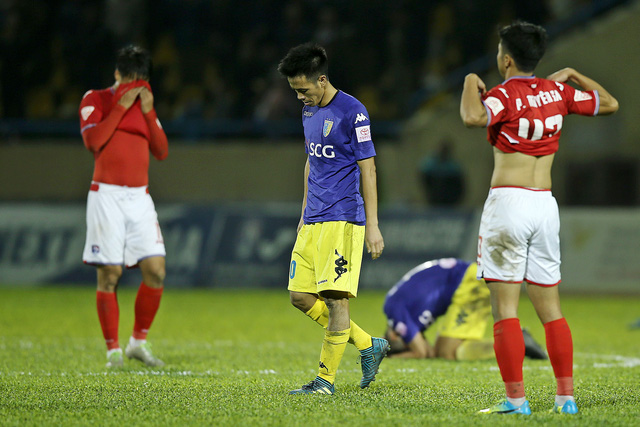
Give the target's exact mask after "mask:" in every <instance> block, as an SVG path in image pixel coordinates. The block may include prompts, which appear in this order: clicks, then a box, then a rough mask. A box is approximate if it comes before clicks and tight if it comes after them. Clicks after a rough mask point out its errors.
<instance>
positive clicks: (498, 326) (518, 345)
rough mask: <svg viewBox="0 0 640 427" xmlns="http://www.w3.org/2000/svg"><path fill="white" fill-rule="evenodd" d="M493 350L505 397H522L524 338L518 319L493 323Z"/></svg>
mask: <svg viewBox="0 0 640 427" xmlns="http://www.w3.org/2000/svg"><path fill="white" fill-rule="evenodd" d="M493 349H494V350H495V352H496V359H497V360H498V367H499V368H500V374H501V375H502V380H503V381H504V385H505V388H506V390H507V397H511V398H518V397H524V382H523V381H522V362H523V361H524V338H523V336H522V329H521V328H520V320H518V318H516V317H512V318H509V319H503V320H501V321H499V322H496V323H494V325H493Z"/></svg>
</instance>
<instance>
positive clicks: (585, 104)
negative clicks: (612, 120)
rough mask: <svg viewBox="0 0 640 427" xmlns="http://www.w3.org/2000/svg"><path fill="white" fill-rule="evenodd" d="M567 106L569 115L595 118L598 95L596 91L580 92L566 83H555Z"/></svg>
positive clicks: (598, 108)
mask: <svg viewBox="0 0 640 427" xmlns="http://www.w3.org/2000/svg"><path fill="white" fill-rule="evenodd" d="M555 84H556V86H558V90H559V91H560V92H561V93H562V98H563V99H564V101H565V105H566V106H567V111H568V113H569V114H579V115H581V116H595V115H597V114H598V111H599V110H600V95H599V94H598V91H597V90H589V91H582V90H578V89H575V88H574V87H572V86H569V85H568V84H566V83H560V82H555Z"/></svg>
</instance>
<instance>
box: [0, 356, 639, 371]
mask: <svg viewBox="0 0 640 427" xmlns="http://www.w3.org/2000/svg"><path fill="white" fill-rule="evenodd" d="M575 355H576V356H578V357H579V358H590V359H605V360H611V362H609V363H602V362H593V363H591V364H589V363H586V364H576V365H574V368H577V369H588V368H600V369H610V368H637V367H640V358H637V357H628V356H621V355H616V354H595V353H576V354H575ZM424 363H425V364H426V366H424V368H395V369H389V368H388V367H384V366H383V367H382V368H381V371H385V370H388V371H391V372H397V373H400V374H420V373H424V372H428V371H432V370H436V369H438V368H436V367H434V366H429V365H428V363H429V362H428V361H425V362H424ZM457 368H459V369H464V364H460V365H459V366H458V367H457ZM523 369H524V370H540V371H548V370H550V369H551V367H550V366H549V365H544V366H524V367H523ZM469 370H471V371H476V372H477V371H487V370H488V371H497V370H498V367H497V366H495V365H491V366H486V367H481V368H478V367H473V368H471V369H469ZM340 371H341V372H351V373H359V372H360V369H359V368H352V369H340ZM313 372H316V371H315V370H314V369H308V370H304V371H301V370H298V371H288V372H287V375H291V374H294V375H307V374H309V373H313ZM123 375H138V376H160V377H211V376H217V375H239V376H251V375H280V372H278V371H277V370H275V369H260V370H257V371H251V370H244V369H231V370H229V371H227V372H224V371H217V370H211V369H209V370H206V371H200V372H197V371H190V370H186V371H171V370H148V371H146V370H138V371H129V370H105V371H100V372H64V371H63V372H47V371H40V372H32V371H0V377H3V376H4V377H21V376H35V377H37V376H47V377H56V376H59V377H74V376H75V377H83V376H84V377H92V376H95V377H98V376H123Z"/></svg>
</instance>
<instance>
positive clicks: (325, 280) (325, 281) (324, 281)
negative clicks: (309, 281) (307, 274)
mask: <svg viewBox="0 0 640 427" xmlns="http://www.w3.org/2000/svg"><path fill="white" fill-rule="evenodd" d="M327 282H328V280H327V279H324V280H320V281H319V282H318V285H322V284H323V283H327Z"/></svg>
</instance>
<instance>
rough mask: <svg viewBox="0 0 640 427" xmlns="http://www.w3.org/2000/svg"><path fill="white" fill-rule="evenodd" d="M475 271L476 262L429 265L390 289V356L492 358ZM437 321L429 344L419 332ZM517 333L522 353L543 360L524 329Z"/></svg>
mask: <svg viewBox="0 0 640 427" xmlns="http://www.w3.org/2000/svg"><path fill="white" fill-rule="evenodd" d="M477 267H478V266H477V264H476V263H475V262H474V263H471V262H468V261H463V260H460V259H455V258H445V259H439V260H434V261H428V262H425V263H424V264H420V265H418V266H417V267H415V268H414V269H412V270H411V271H409V272H408V273H407V274H405V275H404V277H403V278H402V279H401V280H400V281H399V282H398V283H396V285H395V286H394V287H393V288H391V290H390V291H389V292H388V293H387V297H386V299H385V302H384V313H385V315H386V316H387V319H388V327H387V332H386V335H385V338H387V340H388V341H389V344H390V345H391V351H390V353H389V354H390V357H404V358H413V359H423V358H433V357H439V358H443V359H449V360H481V359H493V358H495V354H494V351H493V340H492V339H485V338H484V335H485V331H486V328H487V323H488V322H489V317H490V316H491V303H490V300H489V289H488V288H487V285H486V284H485V283H484V280H482V279H480V280H478V279H477V278H476V271H477ZM438 318H440V325H441V326H440V327H439V329H438V336H437V338H436V341H435V344H434V345H431V344H430V343H429V341H427V339H426V338H425V336H424V332H425V331H426V330H427V329H428V328H429V326H431V325H432V324H433V323H434V322H435V321H436V319H438ZM522 332H523V335H524V340H525V348H526V355H527V356H528V357H530V358H532V359H546V358H547V355H546V354H545V353H544V351H543V350H542V348H541V347H540V346H539V345H538V344H537V343H536V342H535V341H534V339H533V337H531V335H529V333H528V332H527V331H526V330H523V331H522Z"/></svg>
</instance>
